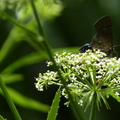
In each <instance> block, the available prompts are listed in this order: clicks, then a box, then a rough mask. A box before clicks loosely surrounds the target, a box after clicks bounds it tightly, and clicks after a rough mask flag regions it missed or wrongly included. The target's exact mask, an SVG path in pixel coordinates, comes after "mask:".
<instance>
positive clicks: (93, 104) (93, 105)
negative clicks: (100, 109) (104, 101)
mask: <svg viewBox="0 0 120 120" xmlns="http://www.w3.org/2000/svg"><path fill="white" fill-rule="evenodd" d="M96 99H97V94H96V93H94V96H93V100H92V106H91V110H90V117H89V120H94V115H95V110H96Z"/></svg>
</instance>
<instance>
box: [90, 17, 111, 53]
mask: <svg viewBox="0 0 120 120" xmlns="http://www.w3.org/2000/svg"><path fill="white" fill-rule="evenodd" d="M94 28H95V30H96V32H97V34H96V35H95V37H94V38H93V40H92V41H91V46H92V49H96V50H98V49H99V50H100V51H101V52H104V53H106V54H110V53H111V52H112V51H113V34H112V22H111V19H110V17H109V16H104V17H102V18H100V19H99V20H98V21H97V22H96V23H95V24H94Z"/></svg>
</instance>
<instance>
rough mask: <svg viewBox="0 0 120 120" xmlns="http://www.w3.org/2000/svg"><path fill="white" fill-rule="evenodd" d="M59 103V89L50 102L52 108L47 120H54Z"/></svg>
mask: <svg viewBox="0 0 120 120" xmlns="http://www.w3.org/2000/svg"><path fill="white" fill-rule="evenodd" d="M59 102H60V88H59V89H58V91H57V92H56V94H55V97H54V99H53V102H52V106H51V108H50V111H49V113H48V117H47V120H56V116H57V112H58V108H59Z"/></svg>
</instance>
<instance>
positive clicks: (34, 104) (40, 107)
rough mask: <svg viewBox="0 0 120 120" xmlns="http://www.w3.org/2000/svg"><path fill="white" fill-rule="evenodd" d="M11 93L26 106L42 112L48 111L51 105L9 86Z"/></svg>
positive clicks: (19, 102)
mask: <svg viewBox="0 0 120 120" xmlns="http://www.w3.org/2000/svg"><path fill="white" fill-rule="evenodd" d="M7 89H8V91H9V94H10V96H11V98H12V99H13V101H14V102H15V103H16V104H18V105H20V106H22V107H25V108H29V109H34V110H38V111H42V112H48V110H49V106H48V105H46V104H43V103H40V102H38V101H36V100H34V99H31V98H28V97H26V96H24V95H22V94H20V93H19V92H17V91H15V90H13V89H12V88H9V87H7Z"/></svg>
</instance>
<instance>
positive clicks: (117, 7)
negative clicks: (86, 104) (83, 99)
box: [0, 0, 120, 120]
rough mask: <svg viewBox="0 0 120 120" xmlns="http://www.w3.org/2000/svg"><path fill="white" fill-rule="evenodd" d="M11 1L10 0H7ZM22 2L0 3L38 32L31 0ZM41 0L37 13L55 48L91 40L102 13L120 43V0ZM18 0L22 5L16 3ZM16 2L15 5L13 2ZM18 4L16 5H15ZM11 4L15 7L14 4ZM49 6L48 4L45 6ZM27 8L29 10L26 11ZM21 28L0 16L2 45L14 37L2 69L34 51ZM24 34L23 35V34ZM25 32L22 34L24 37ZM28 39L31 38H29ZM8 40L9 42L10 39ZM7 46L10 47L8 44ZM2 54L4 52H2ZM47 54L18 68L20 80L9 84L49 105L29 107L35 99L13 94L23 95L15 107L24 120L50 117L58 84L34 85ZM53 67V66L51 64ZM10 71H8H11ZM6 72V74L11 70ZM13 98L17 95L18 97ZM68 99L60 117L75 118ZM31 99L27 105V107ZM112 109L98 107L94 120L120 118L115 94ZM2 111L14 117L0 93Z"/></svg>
mask: <svg viewBox="0 0 120 120" xmlns="http://www.w3.org/2000/svg"><path fill="white" fill-rule="evenodd" d="M8 1H9V0H8ZM21 1H22V2H21V3H19V1H17V2H16V1H15V0H13V3H10V2H8V3H2V1H0V6H3V4H4V8H1V9H2V10H4V11H6V12H7V13H8V14H9V15H10V16H11V17H13V18H14V19H16V20H17V21H18V22H20V23H22V24H25V25H26V27H27V28H29V29H31V30H33V31H34V32H37V31H38V29H37V24H36V21H35V19H34V17H33V15H32V11H31V10H30V9H29V8H28V6H29V2H27V4H26V2H25V0H21ZM36 1H39V2H38V4H37V5H36V8H37V10H38V13H39V15H40V19H41V23H42V26H43V29H44V32H45V36H46V39H47V41H48V43H49V44H50V46H51V47H52V48H53V49H54V51H56V52H57V51H61V50H63V51H64V50H68V48H69V50H70V51H72V52H76V53H78V52H79V50H78V49H79V48H80V46H82V45H83V44H85V43H87V42H90V41H91V40H92V38H93V36H94V35H95V30H94V27H93V24H94V23H95V22H96V21H97V20H98V19H99V18H100V17H102V16H105V15H109V16H110V17H111V20H112V24H113V36H114V43H113V44H114V45H116V44H119V43H120V35H119V31H120V22H119V21H120V1H119V0H91V1H87V0H66V1H60V0H59V1H55V3H54V5H55V6H52V4H53V2H52V1H47V0H46V1H44V3H43V4H41V3H40V2H41V1H42V0H36ZM16 4H17V5H18V4H19V5H20V6H17V5H16ZM13 5H14V6H13ZM15 5H16V6H17V7H16V6H15ZM11 6H12V7H11ZM45 7H48V8H45ZM22 10H24V12H23V11H22ZM27 12H28V13H27ZM23 34H25V33H24V32H23V31H22V30H18V29H17V28H15V26H14V25H13V24H12V23H11V22H9V21H8V20H6V19H4V16H1V19H0V49H2V47H3V45H5V42H6V41H7V39H8V38H9V39H10V40H14V42H13V43H12V45H11V47H10V48H9V49H8V51H7V55H6V57H5V58H4V60H3V61H2V63H0V71H1V72H2V71H3V70H4V69H6V68H7V67H8V66H9V65H10V64H12V63H14V62H15V61H16V60H17V59H20V58H22V57H23V56H26V55H29V54H30V55H31V54H32V53H34V52H35V49H34V48H33V46H31V45H30V44H29V42H27V41H26V40H24V39H26V36H25V35H23ZM22 35H23V36H22ZM21 36H22V37H21ZM27 39H28V38H27ZM8 43H9V42H8ZM6 49H7V48H6ZM115 50H116V51H117V53H118V55H119V56H120V52H119V50H120V47H116V48H115ZM0 56H1V53H0ZM0 58H1V57H0ZM47 69H48V68H47V67H46V58H43V59H42V60H40V61H36V62H35V63H34V62H33V64H30V65H27V66H26V65H24V66H23V67H21V68H19V69H17V70H15V71H14V72H12V73H14V74H20V76H19V77H18V78H19V79H20V80H18V79H17V80H16V81H15V82H10V81H9V82H8V83H7V84H6V85H7V87H9V88H12V89H14V90H15V91H17V92H19V93H20V94H22V95H24V97H27V98H30V99H32V100H35V101H38V102H41V103H43V104H44V105H45V106H43V107H46V109H45V110H40V109H37V108H33V107H31V108H29V107H28V106H31V104H34V103H33V102H34V101H31V102H30V101H29V99H28V101H27V99H24V97H23V101H24V100H25V101H24V102H23V103H24V104H23V106H22V105H21V104H22V103H21V102H22V98H19V96H17V95H18V94H17V95H15V94H14V95H13V96H14V97H15V98H16V99H18V100H17V101H19V99H20V104H19V103H17V102H16V107H17V109H18V111H19V113H20V115H21V117H22V118H23V120H45V119H46V117H47V110H48V108H49V106H50V105H51V103H52V99H53V98H54V95H55V92H56V90H57V86H50V87H49V88H48V89H47V90H44V91H43V92H40V91H38V90H37V89H36V88H35V82H36V81H35V78H36V77H38V74H39V73H44V72H46V70H47ZM51 69H52V68H51ZM8 73H9V71H8ZM8 73H7V74H8ZM15 98H14V99H15ZM65 101H66V100H65V99H64V98H63V97H62V98H61V102H60V108H59V113H58V116H57V120H75V116H74V114H73V111H72V109H71V108H68V107H66V106H64V102H65ZM25 102H26V104H27V103H28V105H27V107H25V106H26V105H25ZM108 102H109V104H110V107H111V110H107V109H106V108H105V106H104V105H103V106H101V110H100V111H96V114H95V120H101V119H103V120H113V119H119V108H120V103H118V102H117V101H116V100H114V99H113V98H109V99H108ZM85 114H86V116H87V115H89V109H88V110H87V112H85ZM0 115H2V116H3V117H4V118H7V119H8V120H13V119H14V118H13V115H12V113H11V111H10V109H9V107H8V105H7V103H6V100H5V98H4V97H3V96H2V95H1V94H0Z"/></svg>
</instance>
